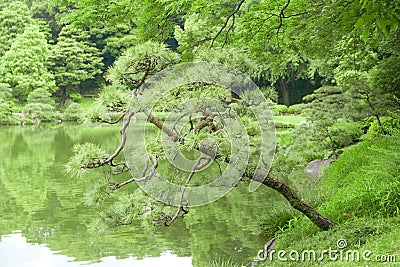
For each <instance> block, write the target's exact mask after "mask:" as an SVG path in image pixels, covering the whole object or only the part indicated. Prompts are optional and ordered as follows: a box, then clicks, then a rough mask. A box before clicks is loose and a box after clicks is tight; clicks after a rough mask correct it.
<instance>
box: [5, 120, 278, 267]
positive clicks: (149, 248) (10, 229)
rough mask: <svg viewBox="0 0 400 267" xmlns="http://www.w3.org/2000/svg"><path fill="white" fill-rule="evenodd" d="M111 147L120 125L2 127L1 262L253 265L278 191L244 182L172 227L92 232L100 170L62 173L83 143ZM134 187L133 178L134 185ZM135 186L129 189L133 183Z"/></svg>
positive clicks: (36, 266)
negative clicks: (89, 199) (91, 196)
mask: <svg viewBox="0 0 400 267" xmlns="http://www.w3.org/2000/svg"><path fill="white" fill-rule="evenodd" d="M84 142H93V143H98V144H103V145H104V147H105V148H107V149H109V150H110V151H112V150H113V149H114V148H115V147H117V146H118V143H119V135H118V128H115V127H103V128H97V129H95V128H90V127H83V126H74V125H56V126H51V125H43V126H41V127H40V128H30V127H26V128H23V127H1V128H0V189H1V194H0V266H1V267H11V266H13V267H14V266H18V267H24V266H31V267H32V266H33V267H47V266H57V267H59V266H60V267H64V266H65V267H72V266H81V265H89V266H94V267H97V266H113V267H118V266H143V267H146V266H157V267H158V266H174V267H180V266H183V267H190V266H196V267H197V266H198V267H203V266H208V265H209V264H210V262H213V261H221V260H228V259H230V260H231V262H233V263H238V264H245V265H248V266H249V265H251V262H252V260H253V259H254V257H255V256H256V255H257V252H258V251H259V250H260V249H262V247H263V245H264V243H265V242H266V240H267V238H266V237H264V236H262V235H261V234H260V231H259V227H258V220H257V218H259V217H260V216H263V215H264V214H265V213H266V212H267V210H268V205H266V203H271V204H273V201H272V198H271V192H270V191H269V190H267V189H264V188H259V189H258V191H257V192H255V193H252V194H250V193H248V192H247V186H246V185H245V184H243V185H239V186H238V187H236V188H235V189H234V190H232V191H231V192H230V193H229V194H228V195H227V196H226V197H224V198H222V199H220V200H219V201H217V202H215V203H212V204H210V205H207V206H204V207H199V208H194V209H191V211H190V213H189V214H188V215H187V217H185V219H183V220H180V221H178V222H176V223H174V224H173V225H172V226H170V227H160V228H159V229H143V227H141V226H140V224H139V223H138V224H137V225H136V224H133V225H130V226H124V227H120V228H117V229H114V230H112V231H110V232H107V233H106V234H99V233H96V232H93V231H90V225H91V223H93V221H94V220H95V219H96V218H97V211H96V210H95V209H93V208H88V207H86V206H85V205H84V197H85V194H86V193H87V192H88V190H90V188H91V185H92V184H93V183H94V182H95V181H96V179H98V177H99V175H98V174H97V173H95V172H94V173H92V174H91V175H89V176H87V177H85V178H82V179H75V178H71V177H68V176H66V175H64V174H63V173H62V170H63V165H64V164H65V163H66V162H67V160H68V159H69V157H71V155H72V151H71V150H72V147H73V145H74V144H76V143H84ZM132 186H133V187H134V185H132ZM128 190H129V189H128Z"/></svg>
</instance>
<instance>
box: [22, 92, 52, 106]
mask: <svg viewBox="0 0 400 267" xmlns="http://www.w3.org/2000/svg"><path fill="white" fill-rule="evenodd" d="M28 103H40V104H47V105H54V99H52V98H51V93H50V92H49V91H47V90H46V89H44V88H38V89H35V90H33V91H32V92H30V93H29V95H28Z"/></svg>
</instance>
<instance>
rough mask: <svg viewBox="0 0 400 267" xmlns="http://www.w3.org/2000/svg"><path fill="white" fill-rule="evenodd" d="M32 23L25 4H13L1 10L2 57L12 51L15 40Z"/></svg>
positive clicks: (0, 46) (0, 40)
mask: <svg viewBox="0 0 400 267" xmlns="http://www.w3.org/2000/svg"><path fill="white" fill-rule="evenodd" d="M30 23H32V19H31V14H30V11H29V8H28V6H27V5H26V4H24V3H23V2H19V1H15V2H11V3H9V4H8V5H6V6H5V7H4V8H3V9H2V10H0V57H1V56H2V55H4V53H5V52H6V51H7V50H9V49H10V47H11V44H12V43H13V42H14V39H15V38H16V37H17V36H18V35H19V34H22V33H23V32H24V30H25V27H26V26H27V25H29V24H30Z"/></svg>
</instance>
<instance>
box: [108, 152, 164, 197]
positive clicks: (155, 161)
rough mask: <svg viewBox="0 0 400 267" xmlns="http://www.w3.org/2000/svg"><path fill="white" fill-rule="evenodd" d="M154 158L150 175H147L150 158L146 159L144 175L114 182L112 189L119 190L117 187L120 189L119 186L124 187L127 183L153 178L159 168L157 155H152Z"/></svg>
mask: <svg viewBox="0 0 400 267" xmlns="http://www.w3.org/2000/svg"><path fill="white" fill-rule="evenodd" d="M152 160H153V166H152V167H151V169H150V173H149V174H148V175H145V174H146V172H147V169H148V163H149V160H146V164H145V168H144V170H143V173H142V177H141V178H134V177H132V178H131V179H129V180H126V181H125V182H123V183H117V184H114V185H113V187H112V188H111V189H112V190H117V189H119V188H121V187H123V186H125V185H127V184H130V183H132V182H143V181H146V180H149V179H151V178H152V177H153V176H155V175H156V169H157V167H158V160H157V157H156V156H154V155H153V156H152Z"/></svg>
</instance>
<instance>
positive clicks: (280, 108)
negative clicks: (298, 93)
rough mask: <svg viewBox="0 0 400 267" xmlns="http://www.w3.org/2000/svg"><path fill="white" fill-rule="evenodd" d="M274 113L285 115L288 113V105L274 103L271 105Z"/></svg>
mask: <svg viewBox="0 0 400 267" xmlns="http://www.w3.org/2000/svg"><path fill="white" fill-rule="evenodd" d="M271 110H272V112H273V113H274V115H284V114H287V113H288V107H287V106H285V105H274V106H272V107H271Z"/></svg>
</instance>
